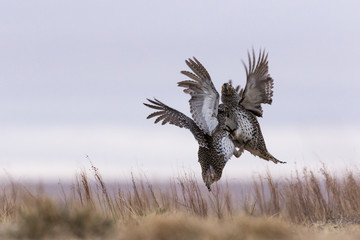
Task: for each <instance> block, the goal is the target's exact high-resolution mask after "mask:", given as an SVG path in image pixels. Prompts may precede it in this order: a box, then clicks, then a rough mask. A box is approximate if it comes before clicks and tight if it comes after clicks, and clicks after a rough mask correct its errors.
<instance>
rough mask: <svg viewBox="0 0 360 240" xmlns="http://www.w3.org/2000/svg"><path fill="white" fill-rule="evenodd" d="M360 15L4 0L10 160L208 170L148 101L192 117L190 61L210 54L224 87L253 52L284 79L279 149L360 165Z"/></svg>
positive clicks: (266, 7)
mask: <svg viewBox="0 0 360 240" xmlns="http://www.w3.org/2000/svg"><path fill="white" fill-rule="evenodd" d="M359 9H360V3H359V2H358V1H343V2H341V3H340V2H339V1H310V0H309V1H295V2H294V1H223V2H220V1H193V0H192V1H187V0H183V1H45V0H42V1H1V0H0V124H1V125H0V131H2V134H0V135H1V136H0V143H1V147H0V164H2V167H3V168H4V169H6V170H7V171H9V172H10V174H11V173H13V174H14V175H16V173H17V172H19V175H21V176H23V175H24V176H25V175H26V174H28V173H30V172H31V171H30V170H29V169H31V167H30V166H33V168H32V169H33V173H34V174H35V175H36V176H40V177H41V176H42V174H44V176H45V175H46V173H48V174H49V173H50V172H51V174H52V175H53V172H54V171H55V172H56V170H54V169H53V167H51V166H57V168H59V167H60V166H62V167H63V168H64V169H63V172H62V173H64V172H66V173H69V174H70V175H71V174H73V172H74V171H76V169H75V168H76V167H78V166H83V165H86V161H87V160H84V156H85V155H86V154H89V155H90V154H91V155H92V156H93V159H94V158H95V159H94V161H95V162H96V164H98V165H99V166H103V168H104V169H105V168H109V169H111V170H112V171H113V175H116V171H117V169H121V171H123V172H128V171H129V169H132V168H136V167H137V166H138V165H140V166H143V167H144V168H145V169H146V168H147V167H149V166H155V167H154V169H159V167H160V166H161V167H163V168H164V170H163V172H166V171H168V169H169V166H174V167H173V168H174V169H176V167H177V165H184V166H188V165H189V166H190V167H191V168H196V169H194V170H196V171H199V170H200V169H197V168H200V167H199V166H198V163H197V162H196V155H197V153H196V149H197V145H196V142H195V141H194V140H193V138H192V136H191V134H190V133H188V132H186V131H184V130H181V129H176V128H175V127H174V126H155V125H153V124H152V121H149V120H146V119H145V118H146V116H147V115H148V114H149V113H150V112H151V111H150V110H149V109H146V108H145V107H144V106H143V105H142V103H143V102H144V101H145V98H149V97H150V98H151V97H157V98H158V99H160V100H162V101H163V102H165V103H167V104H169V105H170V106H172V107H175V108H177V109H178V110H181V111H183V112H184V113H186V114H187V115H190V114H189V106H188V99H189V96H188V95H186V94H184V93H183V92H182V89H180V88H178V87H177V85H176V83H177V82H178V81H181V80H184V79H186V78H185V77H184V76H182V75H181V74H180V71H181V70H185V69H186V65H185V62H184V60H185V59H186V58H189V57H192V56H196V57H197V58H198V59H199V60H200V61H201V62H202V63H203V65H204V66H205V67H206V68H207V70H208V71H209V73H210V75H211V76H212V79H213V82H214V84H215V86H216V87H217V89H218V90H219V89H220V87H221V85H222V83H223V82H225V81H228V80H229V79H232V80H233V82H234V83H235V84H241V85H242V86H244V84H245V71H244V69H243V66H242V64H241V60H243V59H246V57H247V55H246V54H247V50H249V49H251V48H252V47H253V48H254V49H255V50H257V49H259V48H265V49H266V50H267V51H268V52H269V72H270V74H271V76H272V77H273V78H274V81H275V86H274V97H273V104H272V105H271V106H265V107H264V118H263V119H260V123H261V126H262V129H263V132H264V135H265V136H264V137H265V140H266V141H267V144H268V145H269V146H271V147H272V148H273V149H275V150H276V151H275V152H273V151H270V152H273V155H275V156H279V155H280V156H281V157H282V158H286V160H287V161H288V162H295V161H296V159H297V160H299V159H301V158H306V156H307V154H309V152H311V153H312V154H313V156H315V155H316V156H319V159H321V160H323V161H325V159H324V158H325V156H327V154H328V153H329V151H332V153H333V154H332V155H331V156H332V157H333V161H337V160H339V161H342V159H343V158H351V156H354V158H355V157H360V154H359V152H358V151H357V150H355V149H357V148H359V147H360V141H359V139H358V138H357V136H358V133H359V132H360V131H359V130H358V129H359V128H360V126H359V120H360V107H359V103H360V99H359V94H358V91H359V89H360V81H359V79H358V78H359V74H358V69H359V59H360V46H359V42H360V27H359V26H360V15H359V13H358V11H359ZM319 129H320V130H319ZM344 129H345V130H344ZM306 131H308V132H309V133H313V134H314V135H313V136H311V140H312V141H314V142H315V143H317V144H321V142H322V145H321V146H317V147H314V144H312V143H310V142H311V141H310V136H309V134H307V132H306ZM316 131H319V132H318V134H315V133H316ZM266 133H268V134H266ZM279 133H282V134H284V135H283V136H284V137H283V138H279ZM154 134H156V135H157V136H156V137H155V136H154ZM326 134H328V135H326ZM266 135H267V136H266ZM285 136H286V138H285ZM1 138H2V139H1ZM284 138H285V139H284ZM324 138H325V139H327V140H328V141H331V144H329V142H326V141H322V140H321V139H324ZM289 139H300V141H301V142H303V143H308V145H305V147H304V146H303V145H301V146H299V145H296V144H293V145H295V146H292V148H291V149H293V151H296V152H297V153H296V154H297V155H296V156H295V157H294V154H291V153H290V152H289V153H287V150H289V148H288V147H285V146H288V145H286V144H289V141H290V140H289ZM329 139H330V140H329ZM290 142H291V141H290ZM295 142H296V141H295ZM295 142H294V143H295ZM336 143H337V144H338V145H336ZM332 144H333V145H332ZM179 146H180V149H181V150H179ZM184 146H186V147H184ZM306 146H308V147H306ZM174 147H175V148H176V149H175V154H177V155H176V156H177V157H174V158H175V159H172V157H171V156H172V155H171V154H173V155H174V153H173V152H172V150H173V148H174ZM268 148H270V147H268ZM270 149H271V148H270ZM284 149H287V150H284ZM164 151H165V152H168V154H165V153H164ZM176 151H178V152H176ZM306 151H308V152H307V153H306ZM349 152H350V153H349ZM181 154H184V155H181ZM310 155H311V154H310ZM94 156H95V157H94ZM304 156H305V157H304ZM247 159H251V160H254V161H256V162H261V164H263V161H261V160H260V159H258V158H255V157H253V156H250V155H249V156H247V155H246V156H245V157H244V160H243V161H247ZM281 160H284V159H281ZM356 160H357V159H353V161H356ZM232 161H238V160H232ZM152 162H157V164H158V165H156V164H152ZM25 163H26V164H27V165H26V164H25ZM105 163H106V164H105ZM165 163H166V164H169V165H166V164H165ZM192 163H193V164H192ZM24 164H25V165H24ZM264 164H265V166H267V165H266V164H267V163H266V162H264ZM112 166H116V167H112ZM164 166H165V167H164ZM252 167H254V166H252ZM249 168H251V166H250V167H249ZM39 169H42V170H41V171H40V170H39ZM149 169H150V167H149ZM245 170H246V169H245ZM119 171H120V170H119ZM149 171H150V173H149V174H150V175H151V174H152V173H151V171H152V170H149ZM154 171H155V170H154ZM229 171H230V170H229ZM250 172H251V171H250ZM60 175H61V174H60V173H59V176H60Z"/></svg>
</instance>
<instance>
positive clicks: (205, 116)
mask: <svg viewBox="0 0 360 240" xmlns="http://www.w3.org/2000/svg"><path fill="white" fill-rule="evenodd" d="M185 62H186V64H187V65H188V67H189V68H190V69H191V70H192V71H193V72H188V71H181V73H182V74H184V75H185V76H187V77H189V78H190V79H191V80H186V81H181V82H178V86H179V87H184V88H185V89H184V92H185V93H188V94H190V96H191V98H190V100H189V103H190V112H191V114H192V117H193V119H194V121H195V123H196V124H197V126H198V127H199V128H200V129H201V130H203V131H204V133H206V134H208V135H210V136H211V135H212V134H213V132H214V131H215V128H216V126H217V125H218V124H219V122H218V120H217V114H218V107H219V93H218V92H217V91H216V89H215V87H214V84H213V82H212V81H211V78H210V75H209V73H208V72H207V70H206V69H205V67H204V66H203V65H202V64H201V63H200V62H199V61H198V60H197V59H196V58H195V57H194V59H190V58H189V59H188V60H186V61H185Z"/></svg>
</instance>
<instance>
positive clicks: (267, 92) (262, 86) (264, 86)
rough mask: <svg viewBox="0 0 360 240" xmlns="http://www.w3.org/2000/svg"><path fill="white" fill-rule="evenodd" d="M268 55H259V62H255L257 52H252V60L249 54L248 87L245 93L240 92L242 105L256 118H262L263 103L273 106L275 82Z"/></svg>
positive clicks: (246, 69) (261, 53)
mask: <svg viewBox="0 0 360 240" xmlns="http://www.w3.org/2000/svg"><path fill="white" fill-rule="evenodd" d="M267 58H268V54H267V53H266V54H265V50H264V51H262V52H261V50H260V53H259V57H258V59H257V61H256V60H255V52H254V49H253V50H252V58H251V56H250V53H248V59H249V68H247V67H246V65H245V63H244V62H243V64H244V67H245V71H246V77H247V80H246V86H245V89H244V91H240V95H241V96H242V99H241V101H240V104H241V105H243V106H244V107H245V108H246V109H247V110H249V111H251V112H252V113H254V114H255V115H256V116H259V117H262V114H263V110H262V108H261V104H262V103H267V104H271V102H272V96H273V90H272V89H273V86H274V80H273V79H272V78H271V77H270V75H269V73H268V60H267Z"/></svg>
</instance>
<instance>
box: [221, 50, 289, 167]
mask: <svg viewBox="0 0 360 240" xmlns="http://www.w3.org/2000/svg"><path fill="white" fill-rule="evenodd" d="M248 62H249V66H248V67H247V66H246V65H245V63H244V62H243V65H244V67H245V71H246V79H247V80H246V85H245V88H244V89H241V90H240V92H238V91H237V89H235V88H234V87H233V86H232V83H231V81H229V83H224V84H223V86H222V88H221V93H222V95H221V101H222V102H223V104H225V105H226V106H227V107H228V108H229V110H230V112H229V117H228V118H227V121H226V124H227V126H228V127H229V128H231V129H235V130H234V131H233V132H232V134H231V136H232V138H233V140H234V143H235V145H236V147H237V148H239V152H240V154H241V153H242V152H243V151H244V149H245V150H247V151H249V152H250V153H251V154H253V155H255V156H258V157H260V158H263V159H265V160H267V161H269V160H270V161H273V162H274V163H285V162H282V161H279V160H278V159H276V158H275V157H273V156H272V155H271V154H270V153H269V152H268V150H267V149H266V145H265V140H264V137H263V135H262V133H261V129H260V125H259V122H258V120H257V118H256V117H262V116H263V110H262V107H261V104H271V103H272V96H273V86H274V80H273V79H272V78H271V77H270V74H269V73H268V54H265V51H262V52H261V50H260V53H259V56H258V59H257V60H256V59H255V52H254V50H253V51H252V56H250V53H248Z"/></svg>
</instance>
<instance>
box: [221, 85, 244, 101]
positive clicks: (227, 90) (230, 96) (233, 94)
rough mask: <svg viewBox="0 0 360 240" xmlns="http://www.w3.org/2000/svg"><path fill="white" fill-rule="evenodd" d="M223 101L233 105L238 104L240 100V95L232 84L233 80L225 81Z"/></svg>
mask: <svg viewBox="0 0 360 240" xmlns="http://www.w3.org/2000/svg"><path fill="white" fill-rule="evenodd" d="M221 101H222V102H223V103H224V104H227V105H229V106H233V105H234V104H235V106H236V105H237V104H238V103H239V101H240V97H239V95H238V93H237V91H236V90H235V88H234V87H233V86H232V82H231V80H230V81H229V82H227V83H224V84H223V85H222V87H221Z"/></svg>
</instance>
